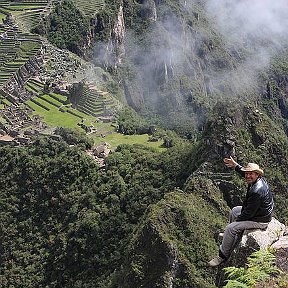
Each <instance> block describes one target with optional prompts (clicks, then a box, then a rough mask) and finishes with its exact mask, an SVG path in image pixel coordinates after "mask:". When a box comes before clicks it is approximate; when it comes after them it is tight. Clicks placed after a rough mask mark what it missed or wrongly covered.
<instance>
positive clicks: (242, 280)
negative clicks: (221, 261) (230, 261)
mask: <svg viewBox="0 0 288 288" xmlns="http://www.w3.org/2000/svg"><path fill="white" fill-rule="evenodd" d="M247 260H248V263H247V267H245V268H244V267H241V268H237V267H227V268H224V270H225V272H226V275H227V278H228V279H229V280H227V284H226V285H225V286H224V288H236V287H243V288H252V287H255V284H257V283H259V282H260V281H265V280H267V279H269V278H270V277H271V276H275V275H277V274H279V272H280V271H279V269H278V268H277V267H276V264H275V260H276V259H275V256H274V255H273V254H272V253H271V252H270V251H268V250H261V249H260V250H259V251H256V252H254V253H252V254H251V256H250V257H249V258H248V259H247ZM286 284H287V283H286Z"/></svg>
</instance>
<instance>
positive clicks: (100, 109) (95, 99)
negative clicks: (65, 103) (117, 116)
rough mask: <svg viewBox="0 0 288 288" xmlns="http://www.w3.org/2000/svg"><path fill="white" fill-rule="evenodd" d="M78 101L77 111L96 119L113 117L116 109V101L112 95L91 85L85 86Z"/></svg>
mask: <svg viewBox="0 0 288 288" xmlns="http://www.w3.org/2000/svg"><path fill="white" fill-rule="evenodd" d="M78 99H79V100H78V101H77V104H76V107H77V109H78V110H80V111H82V112H84V113H86V114H88V115H92V116H95V117H99V116H106V115H112V114H113V111H114V110H115V109H116V102H115V101H116V100H115V99H114V98H113V97H112V96H111V95H110V93H108V92H105V91H101V90H98V89H97V88H96V87H94V86H92V85H91V84H88V85H87V84H85V85H84V86H83V91H82V94H81V95H79V96H78Z"/></svg>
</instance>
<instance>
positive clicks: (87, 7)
mask: <svg viewBox="0 0 288 288" xmlns="http://www.w3.org/2000/svg"><path fill="white" fill-rule="evenodd" d="M73 1H74V3H75V5H76V7H77V8H78V9H79V10H81V11H82V12H83V13H84V14H85V15H87V16H94V15H95V14H96V13H97V12H99V11H100V10H102V9H104V7H105V1H104V0H94V1H90V0H73Z"/></svg>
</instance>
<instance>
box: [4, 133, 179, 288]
mask: <svg viewBox="0 0 288 288" xmlns="http://www.w3.org/2000/svg"><path fill="white" fill-rule="evenodd" d="M60 133H61V134H62V133H64V134H66V135H67V137H66V136H65V139H66V141H67V142H68V144H69V143H74V144H76V146H74V147H69V146H68V144H65V142H64V141H63V140H61V139H55V140H53V139H50V138H43V139H38V140H37V141H35V142H34V144H33V145H30V146H27V147H15V148H14V147H1V148H0V156H1V159H2V161H3V163H5V164H4V165H1V167H0V170H1V171H0V173H1V179H0V187H1V188H0V201H1V206H2V211H1V214H0V220H1V223H2V225H1V236H0V237H1V245H2V246H1V247H2V248H1V249H2V250H1V251H2V252H1V253H2V257H1V259H0V262H1V263H0V264H1V265H0V270H1V275H2V276H1V281H2V282H1V283H3V286H4V287H5V286H6V287H9V286H11V287H12V286H16V287H17V286H18V287H19V285H20V284H19V283H21V285H24V286H25V287H28V288H29V287H36V286H38V287H40V286H59V285H60V286H61V287H85V286H86V287H101V282H102V280H105V279H107V277H109V275H110V274H111V273H113V271H114V270H115V269H118V268H119V267H120V266H121V263H122V262H123V258H124V257H125V255H126V250H127V243H128V242H129V239H130V238H131V236H132V234H133V230H134V228H135V227H136V225H137V223H138V221H139V219H140V218H141V217H142V216H143V214H144V212H145V211H146V209H147V207H148V206H149V205H150V204H152V203H156V202H157V201H159V200H160V199H161V198H162V197H163V195H164V194H165V193H166V192H168V191H169V190H171V189H172V188H173V187H174V185H175V179H177V178H178V177H179V175H175V177H170V175H169V173H167V172H168V171H167V172H166V166H167V163H168V162H169V165H170V167H171V165H172V163H171V159H170V157H169V155H166V156H165V152H164V154H163V153H161V155H159V154H158V153H156V152H155V151H154V150H151V149H148V148H144V147H143V146H136V145H134V146H133V147H132V146H127V145H124V146H120V147H118V148H117V150H116V151H115V152H114V153H113V154H111V156H110V157H109V158H108V159H107V169H105V170H98V168H97V165H96V163H95V162H94V161H93V160H92V159H90V158H89V157H88V156H86V155H84V152H83V150H82V149H83V148H84V147H87V146H86V144H85V145H84V146H83V144H82V143H86V142H85V141H87V140H84V142H81V141H80V142H78V143H77V142H75V139H78V136H77V135H76V134H74V136H73V135H71V133H70V132H69V131H66V132H65V131H64V132H63V131H62V132H60ZM64 134H62V135H64ZM68 135H70V136H68ZM71 136H72V138H71ZM75 136H76V138H75ZM73 139H74V140H73ZM71 141H72V142H71ZM76 141H77V140H76ZM175 160H176V159H175ZM179 161H180V158H178V160H177V161H174V162H173V163H174V164H173V165H175V167H179V166H180V163H181V161H180V162H179ZM166 173H167V174H166ZM12 259H14V261H12V262H13V263H12V264H11V260H12ZM95 267H97V269H95ZM11 274H12V275H15V277H10V275H11ZM18 281H20V282H18Z"/></svg>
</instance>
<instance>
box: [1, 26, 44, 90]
mask: <svg viewBox="0 0 288 288" xmlns="http://www.w3.org/2000/svg"><path fill="white" fill-rule="evenodd" d="M41 47H42V43H41V41H40V39H39V37H38V36H37V35H33V34H29V33H23V32H22V31H21V30H19V28H18V27H17V26H16V25H14V26H11V25H2V27H1V32H0V88H1V86H3V85H4V84H5V83H6V82H7V81H8V80H9V79H10V78H11V77H12V76H13V75H15V74H16V72H17V71H18V70H19V69H20V68H21V67H22V66H23V65H25V64H26V63H27V62H28V61H29V59H30V58H31V57H33V56H35V55H37V54H38V53H39V52H40V50H41Z"/></svg>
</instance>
